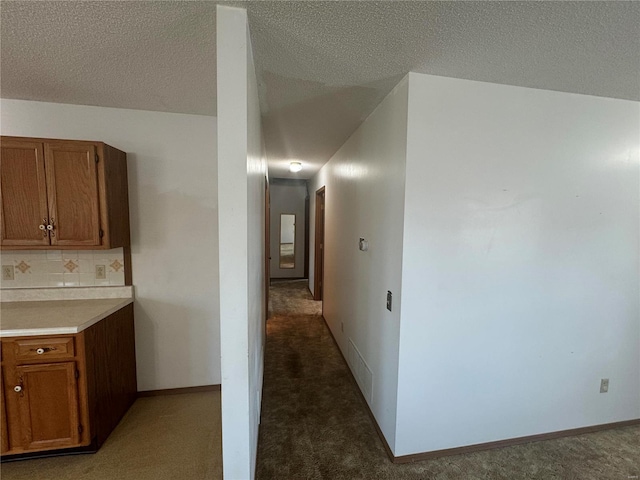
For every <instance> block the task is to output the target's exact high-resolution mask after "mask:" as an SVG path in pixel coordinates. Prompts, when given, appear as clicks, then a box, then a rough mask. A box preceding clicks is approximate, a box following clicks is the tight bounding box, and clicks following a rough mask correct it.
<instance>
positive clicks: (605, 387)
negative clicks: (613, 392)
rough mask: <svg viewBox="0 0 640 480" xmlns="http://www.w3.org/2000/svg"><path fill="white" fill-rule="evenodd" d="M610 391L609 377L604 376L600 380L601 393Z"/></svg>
mask: <svg viewBox="0 0 640 480" xmlns="http://www.w3.org/2000/svg"><path fill="white" fill-rule="evenodd" d="M608 391H609V379H608V378H603V379H602V380H600V393H607V392H608Z"/></svg>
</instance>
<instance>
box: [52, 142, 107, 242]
mask: <svg viewBox="0 0 640 480" xmlns="http://www.w3.org/2000/svg"><path fill="white" fill-rule="evenodd" d="M96 158H97V152H96V146H95V145H91V144H81V143H69V142H61V143H45V159H46V161H45V165H46V172H47V198H48V203H49V223H50V224H51V226H52V230H50V236H51V245H74V246H77V245H100V208H99V205H98V198H99V197H98V163H99V161H98V162H96Z"/></svg>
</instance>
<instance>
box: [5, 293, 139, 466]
mask: <svg viewBox="0 0 640 480" xmlns="http://www.w3.org/2000/svg"><path fill="white" fill-rule="evenodd" d="M1 380H2V397H3V398H2V400H3V401H2V405H1V406H0V408H1V410H2V425H1V426H0V428H1V431H2V432H3V435H2V437H3V439H2V454H3V457H4V456H8V455H21V454H22V455H24V454H31V453H35V452H44V451H50V450H59V449H68V448H77V447H87V449H88V450H95V449H97V448H98V447H99V446H100V445H101V444H102V443H103V442H104V441H105V440H106V438H107V436H108V435H109V433H111V431H112V430H113V429H114V428H115V426H116V425H117V424H118V422H119V421H120V419H121V418H122V416H123V415H124V413H125V412H126V411H127V409H128V408H129V407H130V406H131V404H132V403H133V401H134V400H135V397H136V391H137V388H136V369H135V346H134V331H133V305H132V304H129V305H127V306H125V307H123V308H121V309H120V310H117V311H116V312H115V313H113V314H111V315H109V316H107V317H106V318H104V319H103V320H100V321H99V322H97V323H95V324H94V325H92V326H90V327H89V328H87V329H86V330H84V331H82V332H80V333H77V334H72V335H47V336H29V337H7V338H2V379H1ZM61 451H63V450H61Z"/></svg>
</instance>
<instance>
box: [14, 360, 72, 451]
mask: <svg viewBox="0 0 640 480" xmlns="http://www.w3.org/2000/svg"><path fill="white" fill-rule="evenodd" d="M16 376H17V380H18V384H17V386H16V388H19V389H20V391H17V392H16V393H18V406H19V408H18V409H19V416H20V427H21V433H22V446H23V448H24V449H25V450H35V449H37V450H40V449H44V448H64V447H72V446H76V445H79V443H80V431H81V427H80V418H79V413H78V384H77V379H76V363H75V362H64V363H47V364H40V365H22V366H17V367H16Z"/></svg>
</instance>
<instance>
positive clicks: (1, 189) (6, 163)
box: [0, 137, 130, 250]
mask: <svg viewBox="0 0 640 480" xmlns="http://www.w3.org/2000/svg"><path fill="white" fill-rule="evenodd" d="M0 149H1V162H2V168H1V169H0V170H1V175H0V212H1V216H2V236H1V238H0V246H1V248H3V249H32V250H33V249H46V248H55V249H66V248H73V249H84V248H86V249H94V250H95V249H110V248H116V247H128V246H129V242H130V240H129V200H128V187H127V164H126V154H125V153H124V152H121V151H120V150H118V149H116V148H113V147H111V146H109V145H107V144H105V143H102V142H85V141H75V140H54V139H41V138H22V137H0Z"/></svg>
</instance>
